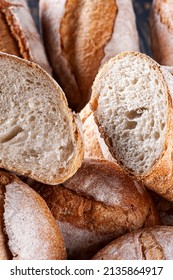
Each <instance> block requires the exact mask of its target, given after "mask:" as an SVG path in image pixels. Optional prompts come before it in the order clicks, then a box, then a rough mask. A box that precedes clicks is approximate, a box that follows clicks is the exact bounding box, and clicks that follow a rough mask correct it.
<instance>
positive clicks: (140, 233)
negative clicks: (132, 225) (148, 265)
mask: <svg viewBox="0 0 173 280" xmlns="http://www.w3.org/2000/svg"><path fill="white" fill-rule="evenodd" d="M172 247H173V227H171V226H155V227H151V228H145V229H140V230H137V231H134V232H131V233H127V234H125V235H124V236H122V237H120V238H117V239H116V240H114V241H113V242H111V243H110V244H109V245H107V246H106V247H105V248H103V249H102V250H100V252H98V253H97V254H96V255H95V256H94V257H93V258H92V259H93V260H173V251H172Z"/></svg>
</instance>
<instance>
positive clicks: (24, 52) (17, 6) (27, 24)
mask: <svg viewBox="0 0 173 280" xmlns="http://www.w3.org/2000/svg"><path fill="white" fill-rule="evenodd" d="M0 30H1V33H0V51H1V52H6V53H9V54H13V55H17V56H19V57H22V58H24V59H27V60H30V61H33V62H35V63H37V64H39V65H40V66H41V67H42V68H43V69H45V70H46V71H47V72H48V73H49V74H51V75H52V70H51V67H50V65H49V63H48V60H47V57H46V54H45V50H44V47H43V43H42V40H41V37H40V35H39V33H38V31H37V29H36V26H35V23H34V20H33V18H32V16H31V13H30V11H29V8H28V5H27V2H26V0H1V1H0Z"/></svg>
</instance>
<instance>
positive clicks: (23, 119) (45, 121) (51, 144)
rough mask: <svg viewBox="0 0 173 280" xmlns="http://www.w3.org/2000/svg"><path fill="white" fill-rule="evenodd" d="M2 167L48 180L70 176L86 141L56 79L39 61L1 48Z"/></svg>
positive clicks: (51, 182)
mask: <svg viewBox="0 0 173 280" xmlns="http://www.w3.org/2000/svg"><path fill="white" fill-rule="evenodd" d="M0 77H1V81H0V84H1V85H0V86H1V91H0V108H1V113H0V167H1V168H5V169H7V170H11V171H14V172H17V173H19V174H21V175H25V176H29V177H31V178H33V179H36V180H38V181H41V182H44V183H47V184H57V183H62V182H64V181H65V180H67V179H68V178H69V177H71V176H72V175H73V174H74V173H75V172H76V170H77V169H78V168H79V167H80V165H81V162H82V160H83V141H82V138H81V134H80V131H79V129H78V126H77V123H76V121H75V117H74V115H73V114H72V112H71V110H70V109H69V108H68V105H67V101H66V98H65V95H64V93H63V92H62V90H61V88H60V87H59V86H58V84H57V83H56V82H55V81H54V80H53V79H52V78H51V77H50V76H49V75H48V74H47V73H46V71H44V70H42V69H41V68H40V67H39V66H37V65H36V64H34V63H32V62H29V61H26V60H23V59H20V58H18V57H15V56H11V55H7V54H5V53H0Z"/></svg>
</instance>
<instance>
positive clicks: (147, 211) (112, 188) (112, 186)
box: [32, 159, 160, 258]
mask: <svg viewBox="0 0 173 280" xmlns="http://www.w3.org/2000/svg"><path fill="white" fill-rule="evenodd" d="M32 185H33V184H32ZM38 192H39V194H40V195H41V196H42V197H43V198H44V199H45V201H46V203H47V204H48V206H49V208H50V210H51V212H52V214H53V216H54V217H55V219H56V220H57V222H58V223H59V225H60V227H61V226H63V230H64V232H65V228H67V229H68V230H69V228H70V230H71V231H72V230H74V231H75V229H76V235H77V234H78V232H80V234H81V235H82V232H83V237H80V239H81V238H83V243H84V244H83V245H77V244H76V245H75V247H76V251H75V254H79V255H83V256H85V255H87V256H88V254H90V256H91V254H94V252H96V251H97V250H98V248H101V246H103V244H106V243H108V242H109V241H110V240H112V239H113V238H115V237H118V236H120V235H122V234H124V233H126V232H129V231H132V230H134V229H137V228H141V227H146V226H151V225H155V224H159V223H160V220H159V218H158V214H157V211H156V208H155V206H154V204H153V202H152V201H151V198H150V196H149V195H148V193H147V192H146V191H145V189H144V188H143V187H142V186H141V185H139V184H137V183H134V181H133V180H132V179H130V178H129V177H128V176H127V175H126V174H124V172H122V170H121V169H120V168H119V166H118V165H115V164H114V163H111V162H108V161H99V160H93V159H92V160H91V159H90V160H85V161H84V162H83V164H82V167H81V168H80V169H79V170H78V171H77V173H76V174H75V175H74V176H73V177H72V178H70V179H69V180H67V181H66V182H65V183H64V184H63V186H60V185H59V186H46V185H43V186H42V187H41V188H39V190H38ZM71 234H72V233H71V232H68V237H66V238H65V239H67V242H68V238H70V235H71ZM85 234H87V235H88V236H89V234H90V237H88V239H90V242H91V240H92V242H93V243H94V244H95V246H94V245H93V247H92V250H93V251H92V252H90V253H88V247H89V244H90V242H88V241H87V242H88V243H87V242H85V241H84V240H85ZM74 242H75V241H73V240H72V241H71V244H70V245H69V248H68V246H67V249H68V250H71V251H72V252H70V256H71V257H73V258H74V257H76V258H77V256H74V252H73V250H72V249H71V248H72V247H73V246H74V245H73V243H74ZM81 243H82V242H81V240H80V242H79V244H81ZM81 251H83V254H81ZM86 251H87V253H86ZM77 252H78V253H77ZM85 257H86V256H85Z"/></svg>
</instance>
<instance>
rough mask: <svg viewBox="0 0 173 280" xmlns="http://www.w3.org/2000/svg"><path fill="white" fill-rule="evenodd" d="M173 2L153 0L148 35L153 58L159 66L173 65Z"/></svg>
mask: <svg viewBox="0 0 173 280" xmlns="http://www.w3.org/2000/svg"><path fill="white" fill-rule="evenodd" d="M172 11H173V1H172V0H164V1H163V0H153V2H152V7H151V13H150V33H151V47H152V55H153V58H154V59H155V60H156V61H157V62H159V63H160V64H161V65H170V66H172V65H173V53H172V48H173V12H172Z"/></svg>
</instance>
